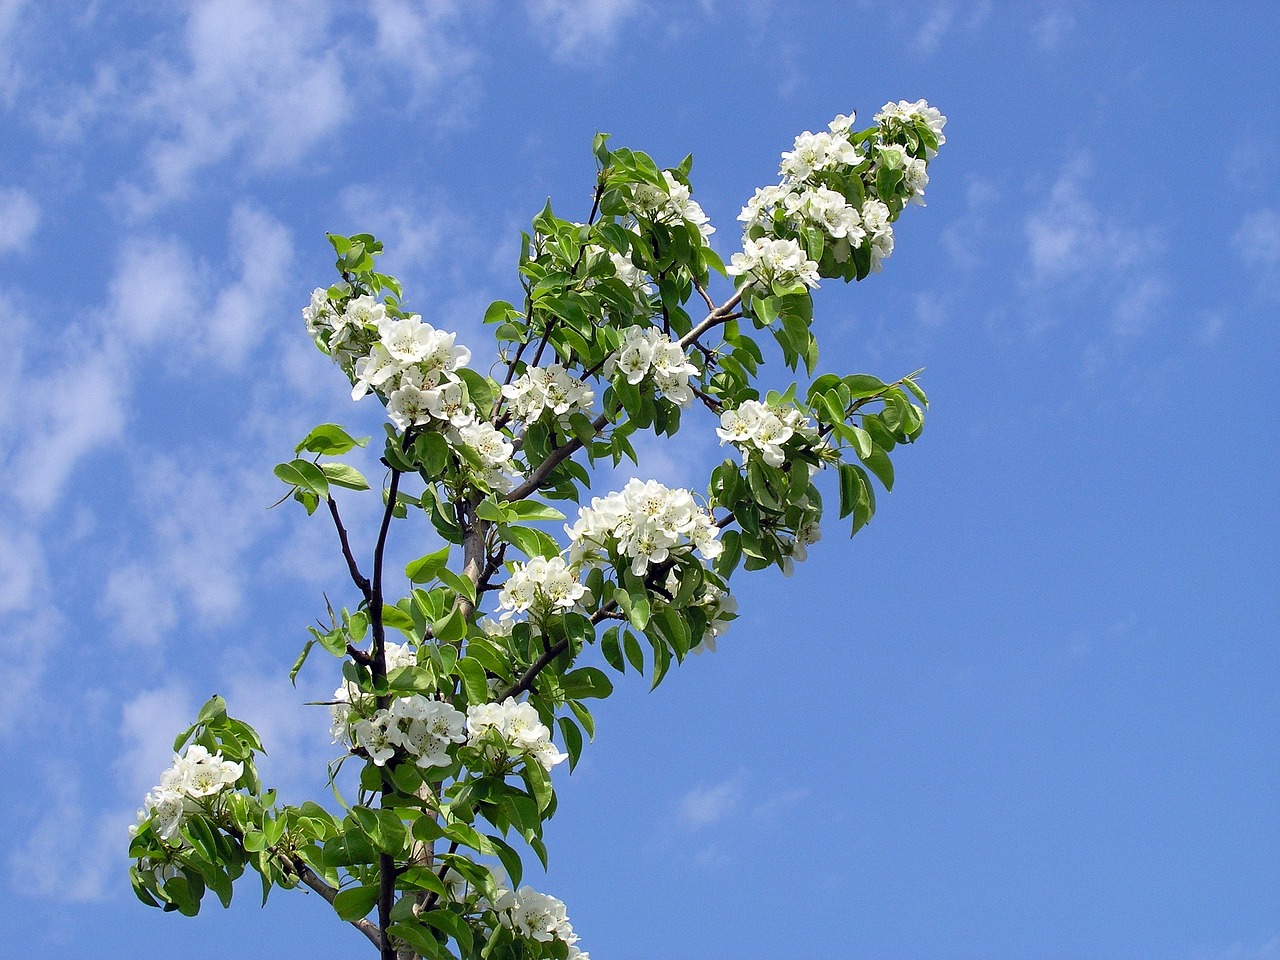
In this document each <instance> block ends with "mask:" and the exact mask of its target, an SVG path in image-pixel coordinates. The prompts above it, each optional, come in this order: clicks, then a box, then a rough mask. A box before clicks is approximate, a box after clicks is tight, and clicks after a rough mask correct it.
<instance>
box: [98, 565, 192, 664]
mask: <svg viewBox="0 0 1280 960" xmlns="http://www.w3.org/2000/svg"><path fill="white" fill-rule="evenodd" d="M102 609H103V611H104V612H106V613H107V614H109V615H110V616H112V617H113V618H114V619H115V621H116V630H117V632H118V633H119V635H120V637H121V638H122V639H123V640H125V641H126V642H128V643H129V644H131V645H132V644H143V645H151V644H154V643H156V642H158V641H159V640H160V639H161V638H162V637H164V635H165V634H166V633H168V632H169V631H170V630H171V629H173V627H174V626H175V625H176V624H177V622H178V610H177V604H176V602H175V599H174V597H173V591H172V590H170V589H169V588H168V586H167V585H166V584H163V583H161V582H159V578H158V577H157V576H156V573H155V572H154V571H152V570H149V569H147V568H146V567H145V566H143V565H142V564H141V563H137V562H133V563H125V564H123V565H121V566H117V567H116V568H115V569H113V570H112V571H111V573H110V575H109V576H108V577H107V584H106V588H105V590H104V591H103V596H102Z"/></svg>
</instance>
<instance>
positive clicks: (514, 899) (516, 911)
mask: <svg viewBox="0 0 1280 960" xmlns="http://www.w3.org/2000/svg"><path fill="white" fill-rule="evenodd" d="M490 906H491V907H492V909H493V910H494V912H495V913H497V915H498V920H499V922H500V923H501V924H502V925H503V926H504V927H506V928H508V929H509V930H511V931H512V932H514V933H516V934H518V935H519V936H522V937H527V938H529V939H530V940H536V941H538V942H539V943H548V942H550V941H552V940H560V941H562V942H564V943H566V944H568V945H569V957H570V958H576V960H589V958H588V957H587V954H586V953H585V952H584V951H582V950H579V949H578V948H577V947H576V946H574V943H575V942H576V941H577V940H578V936H577V934H575V933H574V932H573V925H572V924H571V923H570V922H569V916H568V913H567V912H566V909H565V905H564V902H563V901H561V900H558V899H556V898H555V897H552V896H549V895H548V894H545V893H539V892H538V891H537V890H535V889H533V887H529V886H524V887H521V888H520V889H519V891H512V890H510V889H508V888H507V887H506V886H504V885H502V884H499V887H498V892H497V895H496V896H495V897H494V901H493V903H492V904H490Z"/></svg>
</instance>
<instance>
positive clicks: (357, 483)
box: [320, 463, 369, 490]
mask: <svg viewBox="0 0 1280 960" xmlns="http://www.w3.org/2000/svg"><path fill="white" fill-rule="evenodd" d="M320 469H321V470H322V471H323V472H324V475H325V477H326V478H328V480H329V483H331V484H333V485H335V486H339V487H346V488H347V489H348V490H368V489H369V481H368V480H366V479H365V478H364V474H362V473H361V472H360V471H359V470H357V469H356V468H355V467H352V466H349V465H348V464H345V463H322V464H320Z"/></svg>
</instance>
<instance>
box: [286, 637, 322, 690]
mask: <svg viewBox="0 0 1280 960" xmlns="http://www.w3.org/2000/svg"><path fill="white" fill-rule="evenodd" d="M315 645H316V641H315V639H314V638H313V639H311V640H308V641H307V642H306V643H305V644H303V646H302V652H301V653H300V654H298V659H297V660H295V661H293V667H292V669H290V670H289V682H290V683H294V684H295V685H296V683H295V681H296V680H297V679H298V671H300V670H301V669H302V665H303V664H304V663H306V662H307V654H309V653H310V652H311V648H312V647H314V646H315Z"/></svg>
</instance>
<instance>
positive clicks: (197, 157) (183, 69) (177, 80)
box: [124, 0, 353, 214]
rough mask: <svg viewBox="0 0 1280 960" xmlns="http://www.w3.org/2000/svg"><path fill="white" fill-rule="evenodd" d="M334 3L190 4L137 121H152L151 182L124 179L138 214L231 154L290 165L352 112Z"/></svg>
mask: <svg viewBox="0 0 1280 960" xmlns="http://www.w3.org/2000/svg"><path fill="white" fill-rule="evenodd" d="M331 15H332V7H331V5H330V4H328V3H324V4H317V3H312V2H299V0H281V2H277V3H260V2H257V0H210V2H207V3H199V4H195V5H193V6H192V7H191V8H190V13H189V15H188V17H187V20H186V23H185V25H184V28H183V30H182V31H181V37H180V51H181V52H180V53H179V54H178V55H177V56H175V57H174V58H173V59H171V60H169V61H167V62H163V63H162V64H160V65H159V67H158V68H157V69H156V71H155V73H154V76H153V79H152V81H151V83H150V85H149V87H148V88H147V89H146V90H145V91H144V93H143V94H142V95H141V96H140V97H139V98H138V102H137V107H136V116H137V119H139V120H142V121H144V122H145V123H147V124H148V125H149V126H151V127H152V128H154V129H155V131H156V133H155V135H154V137H153V138H152V139H151V141H150V144H149V146H148V148H147V160H148V167H149V170H150V183H148V184H144V185H141V186H138V185H132V184H129V185H126V186H125V188H124V196H125V199H126V200H127V201H128V203H129V206H130V207H131V208H132V209H133V211H134V213H136V214H146V213H148V212H150V211H151V210H153V209H155V208H156V206H158V205H159V204H160V203H162V202H164V201H165V200H168V199H172V198H175V197H183V196H185V195H186V194H187V192H188V191H189V190H190V188H191V186H192V183H193V181H194V178H195V176H196V174H197V173H199V172H200V171H201V170H202V169H204V168H206V167H208V166H211V165H213V164H216V163H219V162H220V161H222V160H225V159H226V158H228V157H230V156H232V155H233V154H234V155H236V156H239V157H241V158H242V160H243V162H244V163H245V164H246V165H247V166H249V167H251V168H256V169H271V168H278V167H283V166H288V165H290V164H293V163H296V162H297V161H298V160H299V159H300V158H301V157H302V156H304V155H306V154H307V153H308V152H309V151H310V150H311V149H312V148H313V147H314V146H315V145H316V144H317V143H319V142H321V141H323V140H324V139H325V138H326V137H328V136H330V135H332V134H333V133H334V131H336V130H337V129H338V128H339V127H340V126H341V125H342V124H343V123H344V122H345V121H346V120H347V119H348V117H349V116H350V114H351V111H352V109H353V101H352V98H351V95H350V92H349V90H348V88H347V83H346V80H345V78H344V76H343V61H342V57H341V55H340V53H339V51H338V50H336V49H334V47H333V45H332V44H331V43H330V39H329V38H330V30H329V27H330V20H331Z"/></svg>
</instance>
